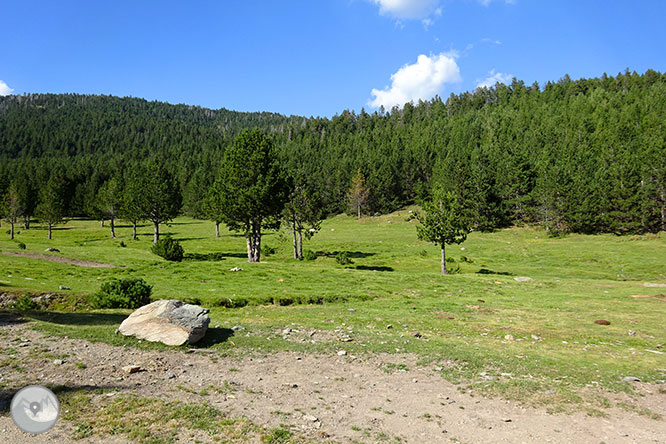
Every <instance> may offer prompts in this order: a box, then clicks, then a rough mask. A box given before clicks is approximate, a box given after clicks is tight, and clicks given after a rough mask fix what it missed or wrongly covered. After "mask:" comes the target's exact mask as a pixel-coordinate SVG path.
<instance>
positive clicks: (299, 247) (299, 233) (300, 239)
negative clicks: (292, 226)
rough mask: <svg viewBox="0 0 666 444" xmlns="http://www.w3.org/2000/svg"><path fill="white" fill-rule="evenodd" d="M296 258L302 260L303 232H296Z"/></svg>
mask: <svg viewBox="0 0 666 444" xmlns="http://www.w3.org/2000/svg"><path fill="white" fill-rule="evenodd" d="M298 258H299V259H303V232H302V231H301V230H298Z"/></svg>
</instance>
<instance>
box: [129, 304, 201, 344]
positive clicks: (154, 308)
mask: <svg viewBox="0 0 666 444" xmlns="http://www.w3.org/2000/svg"><path fill="white" fill-rule="evenodd" d="M208 311H209V310H208V309H206V308H202V307H200V306H198V305H192V304H186V303H184V302H182V301H178V300H173V299H171V300H166V299H162V300H159V301H155V302H152V303H150V304H148V305H144V306H143V307H141V308H139V309H138V310H136V311H135V312H133V313H132V314H131V315H129V317H128V318H127V319H125V320H124V321H123V322H122V324H120V327H119V328H118V332H120V333H122V334H123V335H125V336H136V337H137V338H139V339H145V340H147V341H151V342H162V343H164V344H166V345H183V344H194V343H195V342H197V341H198V340H200V339H201V338H203V337H204V335H205V334H206V330H207V329H208V324H209V322H210V318H209V317H208Z"/></svg>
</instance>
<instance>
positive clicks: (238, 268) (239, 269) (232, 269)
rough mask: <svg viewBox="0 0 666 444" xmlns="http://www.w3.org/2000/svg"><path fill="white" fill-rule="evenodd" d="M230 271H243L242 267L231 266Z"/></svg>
mask: <svg viewBox="0 0 666 444" xmlns="http://www.w3.org/2000/svg"><path fill="white" fill-rule="evenodd" d="M229 271H243V269H242V268H241V267H234V268H230V269H229Z"/></svg>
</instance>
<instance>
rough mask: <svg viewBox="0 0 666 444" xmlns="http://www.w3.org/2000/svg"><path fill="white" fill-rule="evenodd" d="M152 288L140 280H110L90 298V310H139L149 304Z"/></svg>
mask: <svg viewBox="0 0 666 444" xmlns="http://www.w3.org/2000/svg"><path fill="white" fill-rule="evenodd" d="M151 292H152V287H151V286H150V285H148V284H147V283H146V281H144V280H143V279H141V278H123V279H117V278H112V279H111V280H109V281H107V282H104V283H103V284H102V286H101V288H100V290H99V291H98V292H97V293H95V294H94V295H93V296H92V297H91V298H90V305H91V306H92V308H139V307H141V306H142V305H146V304H148V303H150V293H151Z"/></svg>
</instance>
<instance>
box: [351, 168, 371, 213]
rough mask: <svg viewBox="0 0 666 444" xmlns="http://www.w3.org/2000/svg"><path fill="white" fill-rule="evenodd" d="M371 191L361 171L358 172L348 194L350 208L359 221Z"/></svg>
mask: <svg viewBox="0 0 666 444" xmlns="http://www.w3.org/2000/svg"><path fill="white" fill-rule="evenodd" d="M369 194H370V190H368V188H367V187H366V185H365V179H364V178H363V174H361V170H360V169H358V170H356V175H355V176H354V178H353V179H352V183H351V187H350V188H349V191H348V193H347V201H348V202H349V206H350V208H351V209H352V211H354V212H355V213H356V215H357V218H358V219H361V210H362V209H363V208H364V207H365V204H366V203H367V201H368V195H369Z"/></svg>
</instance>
